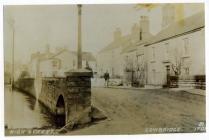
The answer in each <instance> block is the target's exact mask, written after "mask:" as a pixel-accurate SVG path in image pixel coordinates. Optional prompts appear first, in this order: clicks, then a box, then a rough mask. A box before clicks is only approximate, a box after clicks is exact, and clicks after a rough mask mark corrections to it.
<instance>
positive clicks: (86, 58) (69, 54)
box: [29, 46, 96, 77]
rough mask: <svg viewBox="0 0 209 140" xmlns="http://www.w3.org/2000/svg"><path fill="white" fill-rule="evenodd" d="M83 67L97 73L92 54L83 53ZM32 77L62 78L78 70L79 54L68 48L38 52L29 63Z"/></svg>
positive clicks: (47, 49)
mask: <svg viewBox="0 0 209 140" xmlns="http://www.w3.org/2000/svg"><path fill="white" fill-rule="evenodd" d="M82 67H83V68H87V67H88V68H89V69H91V70H92V71H93V72H96V58H95V57H94V56H93V54H92V53H90V52H83V53H82ZM29 68H30V70H29V72H30V75H31V77H62V76H64V73H65V72H66V71H68V70H71V69H76V68H77V53H76V52H75V51H71V50H69V49H67V48H57V49H56V50H55V51H54V52H52V51H50V48H49V46H47V47H46V51H45V52H42V53H41V52H36V53H34V54H32V55H31V60H30V63H29Z"/></svg>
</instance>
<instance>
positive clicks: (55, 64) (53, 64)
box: [52, 60, 58, 68]
mask: <svg viewBox="0 0 209 140" xmlns="http://www.w3.org/2000/svg"><path fill="white" fill-rule="evenodd" d="M57 66H58V62H57V61H56V60H53V61H52V67H54V68H55V67H57Z"/></svg>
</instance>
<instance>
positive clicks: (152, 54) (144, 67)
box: [97, 5, 205, 86]
mask: <svg viewBox="0 0 209 140" xmlns="http://www.w3.org/2000/svg"><path fill="white" fill-rule="evenodd" d="M168 6H170V5H168ZM163 9H164V10H172V9H171V8H165V7H164V8H163ZM174 9H175V7H174V8H173V10H174ZM164 13H166V12H164ZM172 13H173V14H175V12H170V15H165V16H163V22H162V23H163V29H162V30H161V31H160V32H159V33H157V34H156V35H152V34H150V31H149V19H148V18H147V17H146V16H142V17H140V23H139V25H134V26H133V27H132V32H131V33H130V35H126V36H121V33H120V31H119V29H117V30H116V31H115V33H114V34H115V35H118V36H117V37H115V38H114V41H113V42H112V43H110V44H109V45H108V46H107V47H105V48H104V49H103V50H101V51H100V52H99V56H102V57H99V58H98V68H97V70H98V73H99V75H100V76H102V75H103V73H104V72H105V71H108V72H109V73H110V75H111V77H112V78H116V77H119V78H121V79H123V82H124V83H125V84H130V83H131V84H134V83H136V84H137V85H139V86H144V85H154V86H163V85H165V84H166V83H167V75H168V74H169V75H171V76H177V77H178V78H179V79H184V80H189V79H193V77H195V76H198V75H201V76H204V75H205V20H204V12H199V13H196V14H194V15H192V16H189V17H187V18H180V19H179V20H172V19H173V18H172V17H174V15H173V14H172ZM165 21H166V22H165ZM118 38H120V39H121V40H119V39H118Z"/></svg>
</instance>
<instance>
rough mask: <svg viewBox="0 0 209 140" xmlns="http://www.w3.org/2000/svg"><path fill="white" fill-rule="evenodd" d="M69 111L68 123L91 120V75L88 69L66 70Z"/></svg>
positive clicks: (81, 122) (67, 114)
mask: <svg viewBox="0 0 209 140" xmlns="http://www.w3.org/2000/svg"><path fill="white" fill-rule="evenodd" d="M65 74H66V86H67V100H68V102H67V112H66V124H68V123H69V122H74V123H75V122H76V123H78V124H84V123H87V122H90V121H91V116H90V112H91V77H92V72H91V71H88V70H76V71H69V72H66V73H65Z"/></svg>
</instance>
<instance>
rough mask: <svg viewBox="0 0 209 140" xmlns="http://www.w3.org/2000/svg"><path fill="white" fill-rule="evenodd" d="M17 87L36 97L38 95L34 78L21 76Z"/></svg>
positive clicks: (16, 83) (16, 84)
mask: <svg viewBox="0 0 209 140" xmlns="http://www.w3.org/2000/svg"><path fill="white" fill-rule="evenodd" d="M15 87H16V88H18V89H19V90H20V91H23V92H26V93H28V94H30V95H32V96H34V97H36V93H35V88H34V78H21V79H18V81H17V82H15Z"/></svg>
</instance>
